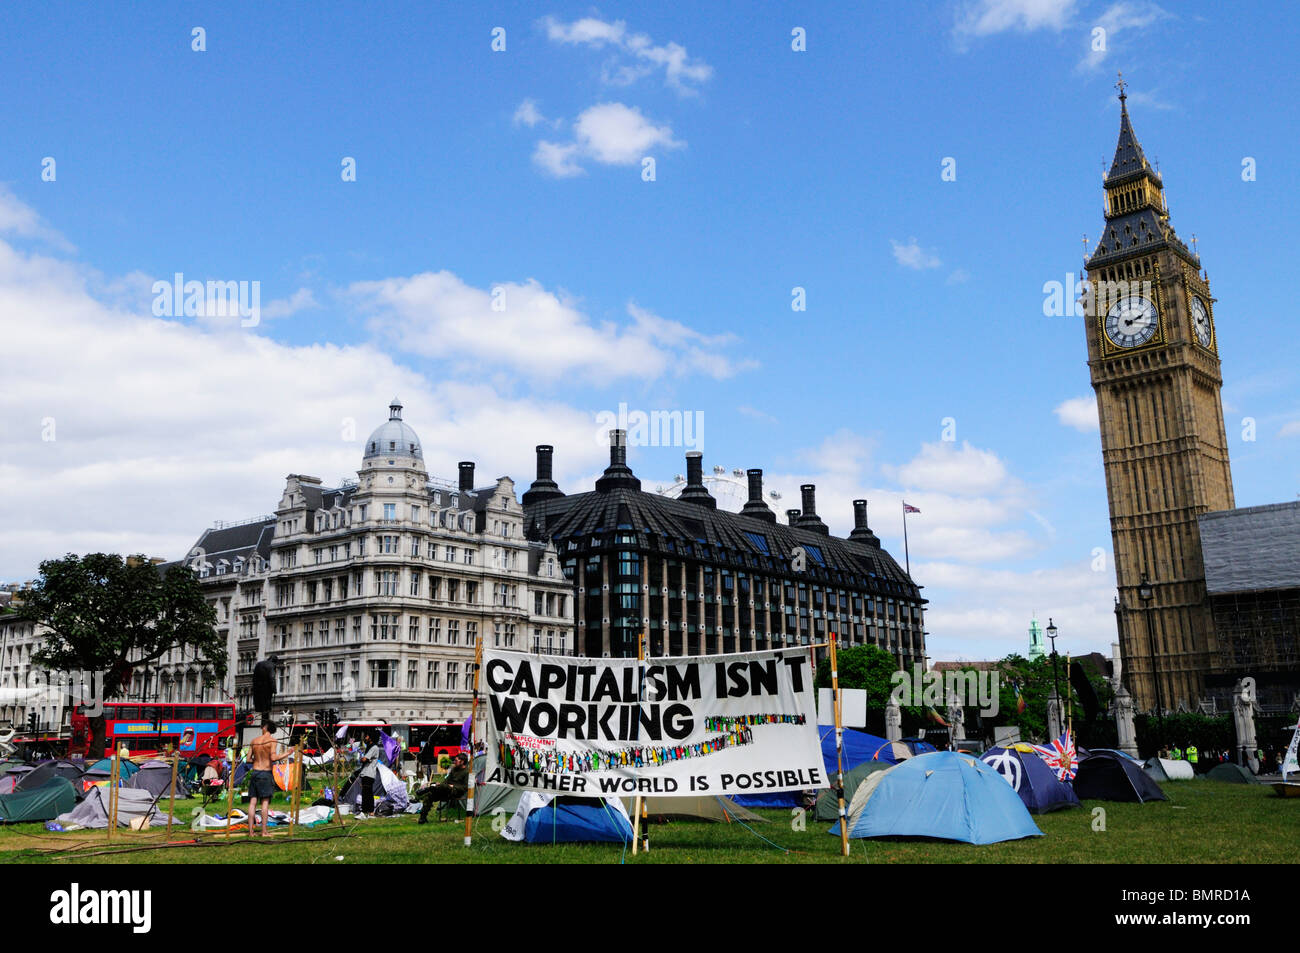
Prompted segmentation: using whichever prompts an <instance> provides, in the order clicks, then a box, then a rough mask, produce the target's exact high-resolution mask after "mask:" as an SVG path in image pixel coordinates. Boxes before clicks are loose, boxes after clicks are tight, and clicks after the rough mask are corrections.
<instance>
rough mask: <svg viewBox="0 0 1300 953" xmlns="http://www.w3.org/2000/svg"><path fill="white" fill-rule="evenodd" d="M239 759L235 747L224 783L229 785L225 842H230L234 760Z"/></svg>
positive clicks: (236, 747) (233, 807)
mask: <svg viewBox="0 0 1300 953" xmlns="http://www.w3.org/2000/svg"><path fill="white" fill-rule="evenodd" d="M238 757H239V747H238V746H237V745H236V746H235V747H234V748H233V749H232V750H231V755H230V776H229V777H228V778H226V781H227V782H228V783H229V784H230V791H229V792H228V793H227V794H226V840H230V815H231V814H232V813H233V812H234V810H235V759H236V758H238Z"/></svg>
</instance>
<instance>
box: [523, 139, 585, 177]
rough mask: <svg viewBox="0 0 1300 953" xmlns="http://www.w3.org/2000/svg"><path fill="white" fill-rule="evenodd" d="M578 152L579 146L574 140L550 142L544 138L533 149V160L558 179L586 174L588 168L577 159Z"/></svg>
mask: <svg viewBox="0 0 1300 953" xmlns="http://www.w3.org/2000/svg"><path fill="white" fill-rule="evenodd" d="M578 152H579V149H578V146H577V145H576V144H574V143H572V142H569V143H559V142H548V141H546V140H545V139H543V140H541V141H540V142H538V143H537V148H536V149H534V150H533V162H534V163H536V164H537V165H538V166H540V167H541V168H542V169H543V170H544V171H546V172H549V173H550V174H551V175H553V176H555V177H556V178H557V179H568V178H572V177H573V176H576V175H586V174H587V170H586V169H584V168H583V167H582V166H580V165H578V163H577V161H576V158H577V156H578Z"/></svg>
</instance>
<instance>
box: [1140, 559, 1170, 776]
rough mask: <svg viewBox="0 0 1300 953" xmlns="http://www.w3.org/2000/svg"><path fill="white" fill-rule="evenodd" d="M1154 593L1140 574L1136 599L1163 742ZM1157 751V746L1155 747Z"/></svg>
mask: <svg viewBox="0 0 1300 953" xmlns="http://www.w3.org/2000/svg"><path fill="white" fill-rule="evenodd" d="M1153 595H1154V593H1153V592H1152V590H1151V581H1150V580H1149V579H1147V574H1146V573H1143V574H1142V581H1141V582H1140V583H1138V598H1139V599H1141V600H1142V609H1143V618H1145V620H1146V625H1147V647H1148V648H1149V649H1150V651H1151V685H1152V687H1153V688H1154V690H1155V693H1156V720H1157V721H1159V723H1160V736H1161V739H1162V740H1163V738H1164V733H1165V705H1164V699H1162V698H1161V696H1160V675H1159V673H1158V672H1156V636H1155V632H1154V631H1153V630H1152V628H1151V597H1152V596H1153ZM1156 748H1157V750H1158V749H1159V745H1157V746H1156Z"/></svg>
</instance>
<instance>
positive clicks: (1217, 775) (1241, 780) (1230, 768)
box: [1205, 761, 1259, 784]
mask: <svg viewBox="0 0 1300 953" xmlns="http://www.w3.org/2000/svg"><path fill="white" fill-rule="evenodd" d="M1205 776H1206V777H1207V778H1209V779H1210V780H1211V781H1226V782H1228V783H1229V784H1258V783H1259V781H1257V780H1256V779H1255V776H1254V775H1253V774H1251V773H1250V769H1249V768H1243V767H1242V766H1241V765H1239V764H1233V763H1232V762H1231V761H1225V762H1224V763H1223V764H1216V765H1215V766H1214V767H1213V768H1211V769H1210V771H1209V773H1208V774H1206V775H1205Z"/></svg>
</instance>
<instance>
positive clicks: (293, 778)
mask: <svg viewBox="0 0 1300 953" xmlns="http://www.w3.org/2000/svg"><path fill="white" fill-rule="evenodd" d="M289 763H290V765H291V766H292V767H290V769H289V836H290V837H292V836H293V832H294V829H295V828H296V827H297V826H298V805H299V803H301V801H302V741H301V740H300V741H299V742H298V743H297V744H296V745H294V746H293V760H292V761H290V762H289Z"/></svg>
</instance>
